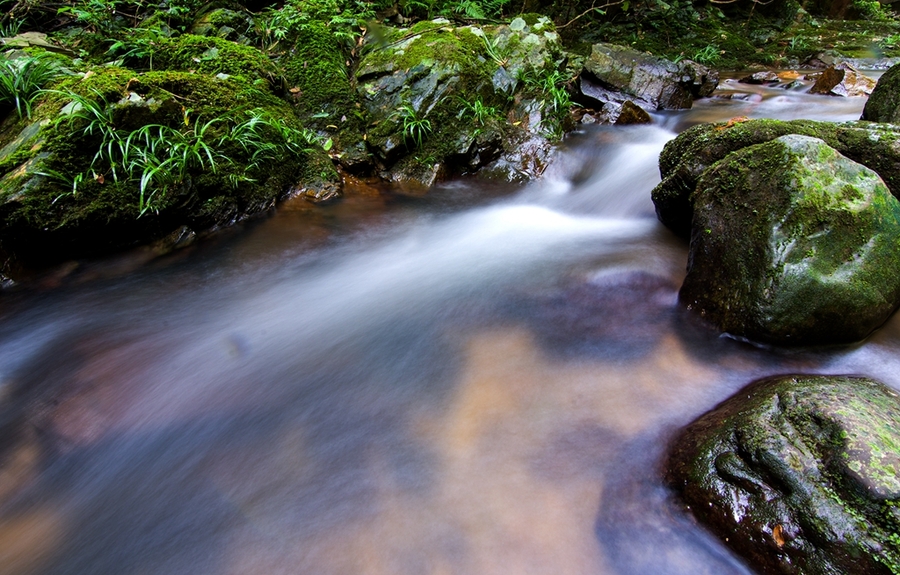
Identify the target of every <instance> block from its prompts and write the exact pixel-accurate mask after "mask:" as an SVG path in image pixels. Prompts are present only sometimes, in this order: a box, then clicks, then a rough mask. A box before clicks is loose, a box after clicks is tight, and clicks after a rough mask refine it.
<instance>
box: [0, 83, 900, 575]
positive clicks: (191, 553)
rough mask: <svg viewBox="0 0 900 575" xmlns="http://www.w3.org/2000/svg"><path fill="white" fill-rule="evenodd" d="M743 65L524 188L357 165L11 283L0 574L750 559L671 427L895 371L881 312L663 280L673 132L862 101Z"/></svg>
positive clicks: (344, 574) (585, 569)
mask: <svg viewBox="0 0 900 575" xmlns="http://www.w3.org/2000/svg"><path fill="white" fill-rule="evenodd" d="M736 90H737V91H740V90H743V91H746V92H747V94H745V95H744V96H742V97H740V98H738V99H721V98H716V99H709V100H704V101H699V102H697V103H696V105H695V107H694V109H693V110H690V111H686V112H678V113H666V114H659V115H657V116H655V118H654V119H655V123H654V125H652V126H641V127H629V128H612V127H590V126H588V127H585V128H584V129H583V130H582V131H580V132H579V133H578V134H575V135H573V136H571V137H570V138H569V139H567V141H566V144H565V146H564V147H563V149H562V150H561V151H560V154H559V157H558V159H557V161H556V162H555V163H553V164H552V165H551V167H550V168H549V170H548V172H547V173H546V174H545V176H544V177H543V178H542V179H541V180H539V181H536V182H533V183H531V184H529V185H527V186H524V187H521V188H515V189H514V188H510V187H508V186H503V185H497V184H490V183H486V182H482V181H480V180H478V179H461V180H456V181H452V182H448V183H446V184H442V185H440V186H437V187H436V188H435V189H433V190H432V191H431V192H429V194H428V195H427V196H424V197H417V196H413V195H405V194H404V193H403V192H402V191H400V190H392V189H389V188H383V189H379V188H376V187H372V186H366V185H362V184H360V185H358V186H355V187H353V188H351V189H350V190H348V193H347V197H346V198H345V199H344V200H343V201H341V202H339V203H336V204H334V205H331V206H323V207H314V206H311V205H309V204H307V203H305V202H304V200H292V201H289V202H287V203H285V204H284V205H282V206H281V207H280V208H279V209H278V210H277V212H276V213H274V214H273V215H271V216H269V217H265V218H262V219H258V220H254V221H251V222H248V223H245V224H242V225H240V226H238V227H237V228H236V229H233V230H227V231H225V232H223V233H221V234H218V235H217V236H214V237H212V238H209V239H206V240H203V241H200V242H197V243H195V244H194V245H192V246H190V247H188V248H185V249H182V250H179V251H177V252H175V253H173V254H170V255H167V256H164V257H156V258H152V257H150V256H149V255H148V254H147V252H146V251H140V250H139V251H137V252H134V253H131V254H125V255H121V256H117V257H112V258H108V259H105V260H101V261H93V262H82V263H80V264H77V265H76V264H72V265H69V266H62V267H61V268H60V269H59V270H55V271H51V272H48V273H46V274H45V275H43V276H41V277H39V278H37V279H35V280H34V281H33V282H32V284H31V285H30V286H29V287H28V288H27V289H12V290H8V291H7V292H6V293H3V294H2V297H0V575H25V574H40V575H63V574H72V575H75V574H78V575H87V574H92V575H99V574H117V575H177V574H191V575H206V574H217V575H257V574H258V575H280V574H312V575H380V574H384V575H388V574H392V575H423V574H429V575H444V574H467V575H494V574H497V575H508V574H547V575H550V574H553V575H576V574H577V575H582V574H602V575H638V574H640V575H643V574H647V573H654V574H658V575H704V574H709V575H713V574H716V575H730V574H743V573H750V572H751V570H749V569H748V567H747V566H746V565H744V564H743V563H742V561H741V560H740V559H738V558H736V557H735V556H734V555H733V554H731V552H730V551H729V550H728V549H727V548H726V547H724V546H723V545H722V544H721V543H719V541H718V539H716V538H715V537H713V536H712V535H710V534H708V533H707V532H705V531H704V530H703V529H702V528H701V527H699V526H698V525H697V524H696V523H695V522H694V521H693V520H692V519H691V517H690V516H687V515H685V514H684V513H683V511H682V510H681V507H680V505H679V504H678V502H677V501H675V500H674V499H673V498H672V496H671V494H670V492H669V491H668V490H667V489H666V487H665V486H664V484H663V483H662V480H661V476H662V473H661V462H662V458H663V454H664V453H665V449H666V444H667V442H668V441H669V440H670V438H671V437H672V435H673V433H674V432H675V431H676V430H677V429H678V428H680V427H681V426H684V425H685V424H687V423H689V422H690V421H691V420H693V419H694V418H695V417H697V416H698V415H700V414H701V413H703V412H705V411H707V410H708V409H710V408H711V407H713V406H715V405H716V404H717V403H719V402H721V401H722V400H724V399H725V398H727V397H728V396H730V395H731V394H732V393H734V392H735V391H737V390H738V389H740V388H741V387H742V386H744V385H745V384H747V383H748V382H750V381H752V380H754V379H757V378H759V377H763V376H766V375H770V374H779V373H792V372H804V373H813V372H815V373H830V374H849V373H853V374H864V375H867V376H871V377H874V378H876V379H880V380H881V381H883V382H885V383H887V384H888V385H890V386H893V387H895V388H898V389H900V353H898V350H900V319H898V318H897V316H895V317H894V318H893V319H891V320H889V322H888V323H887V324H886V325H885V326H884V327H883V328H882V329H881V330H879V331H878V332H877V333H876V334H875V335H873V336H872V337H871V338H870V339H869V340H867V341H866V342H865V343H864V344H862V345H858V346H852V347H840V348H828V349H816V350H783V349H771V348H764V347H756V346H752V345H749V344H746V343H742V342H739V341H735V340H733V339H730V338H727V337H721V336H719V335H718V334H717V333H715V332H714V331H712V330H710V329H709V328H708V327H707V326H705V325H703V324H702V323H700V322H698V321H697V319H696V318H694V317H692V316H691V315H690V314H688V313H687V312H685V311H684V310H682V309H681V308H680V307H679V306H678V305H677V301H676V298H677V290H678V287H679V286H680V284H681V281H682V279H683V278H684V274H685V266H686V262H687V253H688V250H687V245H686V244H685V243H684V242H682V241H681V240H679V239H678V238H676V237H675V236H674V235H673V234H671V233H670V232H669V231H668V230H666V229H665V228H664V227H663V226H662V225H661V224H660V223H658V221H657V219H656V216H655V213H654V209H653V204H652V202H651V201H650V190H651V189H652V188H653V186H654V185H655V184H656V183H657V182H658V181H659V172H658V169H657V157H658V154H659V152H660V150H661V149H662V147H663V145H664V144H665V142H666V141H668V140H669V139H671V138H673V137H674V136H675V134H676V132H678V131H680V130H683V129H685V128H686V127H687V126H689V125H692V124H695V123H698V122H708V121H719V120H724V119H728V118H731V117H735V116H749V117H773V118H782V119H793V118H812V119H819V120H831V121H843V120H852V119H857V118H858V117H859V115H860V113H861V111H862V107H863V105H864V101H863V100H862V99H841V98H832V97H828V96H810V95H807V94H805V93H804V92H803V91H794V90H791V91H788V90H783V89H773V88H762V87H750V86H741V87H738V86H737V85H736V84H733V83H725V84H724V85H723V87H722V88H721V89H720V91H719V93H720V94H722V93H727V92H729V91H736ZM751 567H752V566H751Z"/></svg>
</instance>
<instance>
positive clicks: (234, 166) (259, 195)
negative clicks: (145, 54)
mask: <svg viewBox="0 0 900 575" xmlns="http://www.w3.org/2000/svg"><path fill="white" fill-rule="evenodd" d="M195 38H198V37H191V39H190V42H191V43H193V42H194V39H195ZM205 40H212V41H215V40H217V39H216V38H207V39H205ZM234 46H237V45H236V44H235V45H234ZM221 55H222V53H220V56H221ZM173 58H175V56H173ZM214 73H215V71H214V70H210V71H209V72H207V73H199V72H194V73H190V72H181V71H170V70H157V71H153V72H146V73H139V72H135V71H133V70H128V69H124V68H117V67H114V66H108V67H102V68H100V67H97V68H94V69H93V70H92V73H91V74H86V75H85V76H84V78H83V79H81V80H80V81H79V82H77V83H75V84H73V88H71V89H75V90H78V92H79V93H80V94H81V97H82V98H86V99H90V100H92V101H93V102H94V104H95V105H97V110H98V112H96V113H94V115H93V116H92V119H93V118H97V120H96V124H95V129H94V131H93V133H91V134H86V133H85V131H84V128H85V126H86V125H87V121H86V119H84V118H79V117H77V116H75V115H70V114H72V112H73V111H75V110H77V109H78V108H79V107H81V109H82V110H84V108H83V107H82V106H83V105H82V104H79V103H77V102H76V103H70V104H66V105H63V104H64V101H60V98H59V97H58V96H56V95H53V96H51V95H49V94H48V95H46V96H44V97H43V98H44V99H42V100H39V101H38V102H36V110H38V113H40V114H41V115H42V116H43V117H52V115H53V114H54V113H57V112H58V116H59V119H58V121H50V123H49V124H47V125H46V126H45V127H44V128H43V129H41V130H40V131H39V132H38V133H37V135H30V134H31V131H33V130H34V129H35V128H34V127H31V128H29V129H27V130H26V131H25V132H23V133H22V139H21V142H8V141H6V140H4V141H2V142H0V143H2V144H4V145H9V146H11V147H10V148H7V150H8V151H9V155H8V156H7V157H6V158H5V160H4V161H3V163H2V164H0V165H2V166H3V168H4V169H3V170H2V171H0V249H2V250H4V251H6V252H8V253H10V254H12V255H13V256H14V257H15V260H16V261H18V262H20V263H21V265H22V266H24V267H29V266H32V267H40V266H43V265H49V264H52V263H54V262H57V261H61V260H66V259H72V258H80V257H85V256H92V255H100V254H104V253H109V252H111V251H115V250H119V249H123V248H129V247H133V246H135V245H140V244H148V243H151V242H153V241H155V240H157V239H160V238H162V237H164V236H165V235H166V234H168V233H170V232H171V231H172V230H173V229H179V228H180V227H181V226H187V227H188V228H190V229H191V230H195V231H197V232H198V233H204V232H206V231H208V230H210V229H215V228H218V227H222V226H226V225H229V224H231V223H234V222H235V221H238V220H240V219H242V218H245V217H248V216H250V215H253V214H256V213H259V212H261V211H264V210H267V209H269V208H270V207H271V206H272V205H274V203H275V201H276V200H277V199H278V198H280V197H282V196H283V195H284V194H285V193H286V192H287V191H288V189H289V187H290V186H291V185H292V184H294V183H296V182H298V181H304V182H314V181H318V180H321V181H323V182H324V181H330V182H333V183H336V182H337V181H338V176H337V173H336V172H335V169H334V167H333V163H332V160H331V158H330V157H329V156H328V154H327V153H326V152H325V151H324V150H323V149H322V148H321V147H318V146H315V145H310V146H309V149H304V151H302V152H300V153H298V152H297V151H296V148H295V149H294V150H287V151H286V150H285V149H284V148H282V149H280V150H277V154H278V155H275V154H268V153H263V154H259V155H256V156H254V157H255V160H254V159H253V158H251V157H250V155H251V154H253V153H254V151H253V150H254V142H252V141H247V142H246V143H248V144H249V145H250V147H249V148H244V147H243V145H242V143H233V142H229V141H226V140H224V139H221V138H224V135H225V134H226V130H225V129H223V128H225V127H226V126H237V125H241V124H245V123H246V121H247V120H248V119H249V118H250V116H249V115H248V112H249V111H250V110H257V112H254V114H259V115H257V116H256V117H259V118H263V119H268V120H267V121H270V122H275V123H278V124H281V125H283V126H285V127H290V128H294V129H299V128H300V127H302V126H301V125H300V123H299V121H298V119H297V118H296V116H295V115H294V109H293V107H292V106H291V105H290V103H288V102H287V101H285V100H283V99H281V98H279V97H277V96H276V95H275V94H274V93H272V92H271V90H270V84H269V82H268V81H267V79H266V78H264V77H256V78H253V79H250V78H248V77H247V75H248V74H252V73H253V68H246V69H244V70H243V72H242V73H240V74H235V75H231V76H229V77H227V78H225V79H219V78H217V77H216V76H215V75H214ZM261 73H264V72H262V71H261ZM182 103H190V104H191V109H190V111H189V112H188V111H185V110H183V109H182V105H183V104H182ZM61 106H62V109H60V107H61ZM260 110H261V112H260ZM92 113H93V112H92ZM85 115H88V113H85ZM106 118H108V120H105V119H106ZM186 120H187V121H189V122H190V124H189V125H188V126H186V125H185V122H186ZM148 123H149V124H161V125H163V126H166V127H167V128H170V129H173V130H174V129H180V130H182V133H186V136H187V137H186V139H185V140H184V141H185V142H188V141H190V145H194V142H195V141H197V142H202V143H203V146H204V147H203V148H202V149H201V151H200V152H199V153H200V154H203V158H204V160H203V162H202V164H201V163H200V162H196V161H191V160H190V158H188V161H187V162H184V163H180V162H179V159H178V158H174V159H173V161H172V162H169V163H170V165H172V166H174V168H175V169H173V170H172V171H170V172H169V173H168V174H163V179H162V180H161V181H158V182H151V187H150V188H149V189H150V190H151V191H150V193H151V194H152V196H151V198H152V200H151V201H152V204H151V206H152V207H151V208H150V209H144V210H142V208H145V207H146V205H147V204H146V202H145V203H144V205H143V206H142V205H141V192H140V182H141V178H142V177H143V176H145V175H146V174H147V173H148V172H147V171H146V170H145V167H146V166H150V165H152V164H151V162H162V161H167V162H168V161H169V159H171V158H166V157H165V154H167V153H168V152H167V150H168V148H163V147H162V146H160V147H157V148H152V149H151V148H150V146H145V145H144V144H143V143H142V141H143V140H142V139H141V137H140V136H136V137H135V138H134V139H133V140H130V141H131V145H132V146H134V147H135V148H137V147H138V146H140V147H141V149H142V150H144V151H145V152H147V153H148V154H149V155H150V156H153V155H154V154H156V156H157V157H155V158H152V157H151V159H150V160H149V161H146V162H141V163H137V164H132V166H135V167H134V169H131V170H129V169H128V168H126V167H125V166H123V165H122V164H119V165H118V166H117V168H118V169H117V170H116V172H115V173H114V172H113V170H112V166H111V165H110V164H109V163H108V160H106V159H105V158H101V159H99V160H97V161H94V157H95V154H96V153H97V151H98V149H99V147H100V145H101V138H100V134H101V132H103V130H105V129H108V128H107V126H108V125H112V126H115V128H116V129H117V130H119V132H118V133H119V134H122V133H123V132H124V133H128V131H130V130H136V129H138V128H139V127H140V126H144V125H147V124H148ZM267 125H268V124H261V125H259V126H257V128H259V129H260V131H259V132H258V136H259V137H261V138H265V139H266V141H277V138H278V137H280V136H279V134H281V132H280V131H277V130H275V128H268V127H266V126H267ZM97 126H99V127H97ZM30 130H31V131H30ZM213 132H214V133H213ZM170 133H171V132H170ZM150 134H151V136H152V135H153V134H154V132H153V131H151V132H150ZM12 135H13V134H12V133H11V134H9V135H8V137H10V139H12V138H11V136H12ZM191 138H194V139H191ZM119 143H122V139H121V137H120V139H119ZM119 143H116V142H115V141H112V143H111V147H112V150H113V154H115V158H119V157H120V155H121V148H120V147H119ZM296 143H297V144H301V141H299V140H298V141H297V142H296ZM302 144H303V145H305V144H306V142H305V140H304V141H302ZM207 147H208V148H207ZM132 149H134V148H132ZM153 150H155V151H153ZM207 150H208V154H207ZM186 155H187V153H186ZM213 162H214V163H215V164H216V165H217V167H218V169H215V170H213V169H210V166H211V164H212V163H213ZM235 176H238V178H235ZM241 177H243V179H239V178H241ZM317 179H318V180H317ZM76 184H77V189H76ZM76 192H77V193H76ZM148 195H149V194H148ZM144 199H145V200H146V197H145V198H144ZM14 277H15V276H14Z"/></svg>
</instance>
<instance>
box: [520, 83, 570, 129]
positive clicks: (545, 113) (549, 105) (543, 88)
mask: <svg viewBox="0 0 900 575" xmlns="http://www.w3.org/2000/svg"><path fill="white" fill-rule="evenodd" d="M569 80H570V78H568V77H567V76H566V75H565V74H564V73H563V72H560V71H559V70H543V69H537V68H531V69H528V70H524V71H522V72H520V74H519V81H520V82H522V83H523V84H525V86H526V87H528V88H530V89H531V91H533V92H534V93H535V94H536V95H537V96H538V97H539V98H540V104H541V114H542V118H541V125H542V126H543V127H544V129H545V130H546V131H547V132H548V134H549V135H550V137H552V138H555V139H561V138H562V137H563V134H564V133H565V129H564V124H565V122H566V119H567V118H568V115H569V110H570V109H571V108H572V98H571V97H570V96H569V90H568V89H567V87H566V85H567V84H568V82H569Z"/></svg>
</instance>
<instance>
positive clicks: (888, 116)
mask: <svg viewBox="0 0 900 575" xmlns="http://www.w3.org/2000/svg"><path fill="white" fill-rule="evenodd" d="M861 119H862V120H868V121H870V122H891V123H900V64H897V65H896V66H893V67H892V68H891V69H890V70H888V71H887V72H885V73H884V74H883V75H882V76H881V78H879V79H878V83H877V84H876V86H875V89H874V90H872V94H871V95H870V96H869V99H868V100H867V101H866V107H865V108H864V109H863V113H862V118H861Z"/></svg>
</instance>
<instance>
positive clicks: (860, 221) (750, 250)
mask: <svg viewBox="0 0 900 575" xmlns="http://www.w3.org/2000/svg"><path fill="white" fill-rule="evenodd" d="M898 245H900V201H898V200H897V199H896V198H894V197H893V196H892V195H891V194H890V192H889V191H888V189H887V186H885V185H884V182H883V181H882V180H881V178H880V177H878V174H876V173H875V172H873V171H872V170H870V169H868V168H866V167H865V166H862V165H861V164H857V163H856V162H853V161H852V160H849V159H847V158H845V157H844V156H842V155H840V154H839V153H838V152H836V151H835V150H833V149H832V148H830V147H828V145H827V144H825V142H823V141H822V140H819V139H816V138H810V137H807V136H798V135H788V136H783V137H780V138H777V139H775V140H773V141H771V142H767V143H764V144H758V145H755V146H750V147H748V148H745V149H743V150H740V151H738V152H734V153H732V154H730V155H728V156H727V157H726V158H725V159H724V160H721V161H720V162H717V163H716V164H714V165H713V166H712V167H711V168H710V169H709V170H707V171H706V172H705V173H704V174H703V176H702V177H701V179H700V182H699V183H698V185H697V190H696V191H695V193H694V218H693V227H692V231H691V251H690V259H689V263H688V273H687V276H686V277H685V280H684V284H683V285H682V287H681V291H680V293H679V299H680V300H681V302H682V303H683V304H685V305H686V306H687V307H688V308H689V309H691V310H694V311H695V312H697V313H699V314H700V315H701V316H702V317H704V318H706V320H708V321H710V322H712V323H713V324H715V325H716V326H717V327H718V328H719V329H720V330H722V331H724V332H727V333H730V334H732V335H735V336H737V337H741V338H747V339H750V340H754V341H761V342H766V343H774V344H781V345H817V344H833V343H849V342H854V341H859V340H861V339H863V338H864V337H866V336H867V335H868V334H869V333H871V332H872V331H873V330H874V329H875V328H877V327H878V326H880V325H881V324H882V323H883V322H884V321H885V320H886V319H887V317H888V316H889V315H890V314H891V312H893V310H894V308H895V307H896V306H897V304H898V302H900V275H898V274H895V273H893V270H896V269H900V250H898V249H897V246H898Z"/></svg>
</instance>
